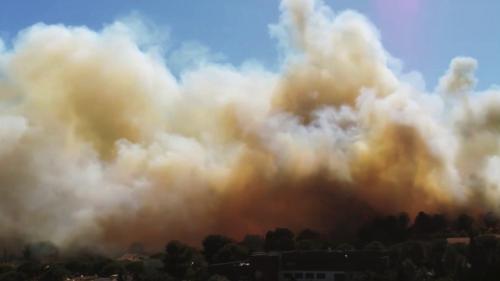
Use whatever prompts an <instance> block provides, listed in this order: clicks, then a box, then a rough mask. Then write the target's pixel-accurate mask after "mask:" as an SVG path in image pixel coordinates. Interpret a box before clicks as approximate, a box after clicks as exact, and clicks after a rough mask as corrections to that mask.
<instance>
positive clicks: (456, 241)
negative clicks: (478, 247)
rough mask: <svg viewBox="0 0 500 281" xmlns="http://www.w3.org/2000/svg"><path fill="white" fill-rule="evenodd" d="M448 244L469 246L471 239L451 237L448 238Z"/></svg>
mask: <svg viewBox="0 0 500 281" xmlns="http://www.w3.org/2000/svg"><path fill="white" fill-rule="evenodd" d="M446 242H447V243H448V244H450V245H455V244H464V245H469V244H470V237H449V238H446Z"/></svg>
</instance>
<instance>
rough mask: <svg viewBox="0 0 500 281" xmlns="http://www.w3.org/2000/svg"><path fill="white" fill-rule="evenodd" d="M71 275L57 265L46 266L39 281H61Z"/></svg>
mask: <svg viewBox="0 0 500 281" xmlns="http://www.w3.org/2000/svg"><path fill="white" fill-rule="evenodd" d="M70 275H71V273H70V272H69V271H68V270H67V269H66V268H64V266H61V265H58V264H52V265H48V266H47V268H46V269H45V272H44V273H43V274H42V275H41V276H40V281H63V280H66V277H69V276H70Z"/></svg>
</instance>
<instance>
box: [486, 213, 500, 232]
mask: <svg viewBox="0 0 500 281" xmlns="http://www.w3.org/2000/svg"><path fill="white" fill-rule="evenodd" d="M483 223H484V226H485V227H486V228H488V229H495V228H496V227H497V226H498V216H497V215H496V214H494V213H492V212H489V213H487V214H485V215H484V216H483Z"/></svg>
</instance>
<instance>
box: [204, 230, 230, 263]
mask: <svg viewBox="0 0 500 281" xmlns="http://www.w3.org/2000/svg"><path fill="white" fill-rule="evenodd" d="M232 242H233V241H232V240H231V239H230V238H228V237H225V236H223V235H215V234H213V235H208V236H207V237H205V239H203V242H202V244H203V255H205V258H206V259H207V261H208V262H213V256H214V255H215V253H217V252H218V251H219V250H220V249H222V247H224V246H225V245H226V244H229V243H232Z"/></svg>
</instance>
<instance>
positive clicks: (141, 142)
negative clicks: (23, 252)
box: [0, 0, 500, 248]
mask: <svg viewBox="0 0 500 281" xmlns="http://www.w3.org/2000/svg"><path fill="white" fill-rule="evenodd" d="M151 34H156V33H154V32H152V33H151ZM271 34H272V36H273V37H275V38H276V40H277V41H278V45H279V48H280V50H281V52H282V53H283V60H282V64H281V66H280V68H279V71H271V70H266V69H265V68H264V67H261V66H258V65H256V64H244V65H243V66H241V67H236V66H230V65H227V64H218V63H214V62H212V63H211V62H210V60H209V59H207V60H203V61H204V63H202V64H198V65H196V66H191V67H188V68H186V69H185V70H184V71H182V73H181V74H180V75H179V78H176V77H175V76H174V75H173V74H172V73H171V71H170V70H169V61H168V60H166V61H164V59H163V57H164V56H162V55H161V53H160V52H158V51H157V50H158V46H151V42H154V41H155V40H148V39H147V38H143V37H144V36H137V32H135V30H134V28H133V27H130V25H127V23H125V22H116V23H114V24H112V25H109V26H107V27H105V28H104V29H103V30H100V31H93V30H90V29H88V28H86V27H68V26H62V25H44V24H36V25H34V26H32V27H29V28H27V29H25V30H23V31H22V32H20V33H19V35H18V37H17V38H16V39H15V40H14V41H13V42H12V47H3V48H0V144H1V145H0V165H1V169H0V188H1V190H0V192H1V196H0V224H1V225H2V230H1V231H0V238H1V239H2V240H4V241H9V239H17V240H21V241H39V240H50V241H52V242H54V243H56V244H57V245H59V246H61V247H76V246H94V247H103V248H106V247H107V248H109V247H123V246H127V245H128V244H130V243H131V242H134V241H142V242H144V243H146V244H147V245H149V246H152V247H156V246H163V245H164V243H165V242H166V241H168V240H169V239H174V238H176V239H183V240H187V241H199V239H201V238H202V237H203V236H204V235H206V234H208V233H213V232H216V233H224V234H227V235H231V236H233V237H239V236H241V235H243V234H245V233H255V232H257V233H259V232H262V231H264V230H266V229H269V228H273V227H275V226H277V225H283V226H288V227H291V228H301V227H306V226H307V227H313V228H317V229H320V230H323V231H335V229H338V228H342V229H345V228H346V227H349V226H351V225H353V224H355V222H356V221H360V220H362V219H364V218H367V217H369V216H373V215H374V214H385V213H394V212H400V211H406V212H409V213H410V214H415V213H416V212H418V211H420V210H424V211H429V212H431V211H440V212H456V211H457V210H475V211H478V210H485V209H489V210H494V211H497V210H499V208H498V207H499V206H498V204H497V200H498V199H500V191H499V188H500V177H499V175H498V172H497V171H498V170H499V169H500V143H499V141H498V139H499V137H500V126H499V125H498V124H500V123H499V122H500V92H499V91H498V90H495V89H491V90H488V91H485V92H476V91H475V90H474V87H475V83H476V78H475V76H474V71H475V69H476V68H477V62H476V61H475V60H473V59H471V58H457V59H454V60H453V62H452V63H451V65H450V69H449V70H447V71H446V72H445V71H443V72H444V76H443V77H442V78H441V79H440V82H439V85H438V86H437V88H436V89H435V90H434V91H425V90H422V89H421V87H418V85H416V84H418V83H416V82H411V81H410V82H409V81H408V80H411V79H406V78H404V77H403V76H405V74H402V73H400V72H399V71H395V70H394V67H392V65H395V64H397V60H396V59H394V58H393V57H391V56H390V55H389V54H388V53H387V51H386V50H385V49H384V48H383V46H382V45H381V42H380V35H379V33H378V31H377V30H376V28H375V27H374V26H372V24H371V23H370V22H369V21H368V20H367V19H366V18H364V17H363V16H362V15H360V14H358V13H356V12H352V11H347V12H343V13H339V14H334V13H333V12H332V11H331V10H330V9H329V8H328V7H327V6H326V5H325V4H324V3H323V2H322V1H320V0H317V1H308V0H283V1H282V2H281V17H280V20H279V22H278V23H277V24H275V25H273V26H272V27H271ZM153 39H154V38H153ZM0 45H3V44H0ZM9 45H10V44H9ZM205 52H206V50H205ZM195 53H196V52H195ZM198 53H199V52H198ZM184 54H189V52H184ZM183 59H185V58H183ZM405 77H407V76H405Z"/></svg>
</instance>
